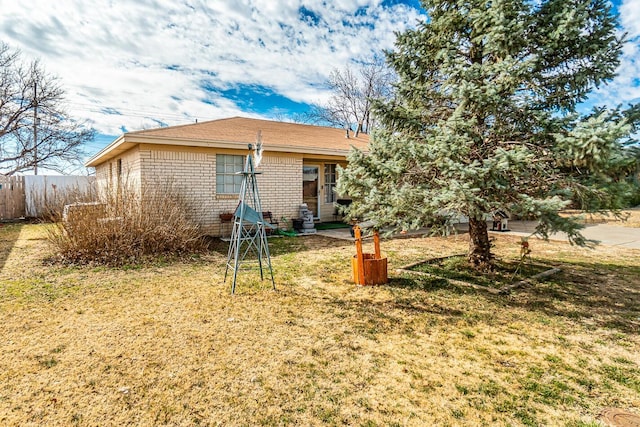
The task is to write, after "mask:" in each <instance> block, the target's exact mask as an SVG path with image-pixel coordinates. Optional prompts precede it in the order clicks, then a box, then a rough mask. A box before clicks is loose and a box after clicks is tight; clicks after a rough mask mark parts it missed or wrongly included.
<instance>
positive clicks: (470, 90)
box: [338, 0, 631, 266]
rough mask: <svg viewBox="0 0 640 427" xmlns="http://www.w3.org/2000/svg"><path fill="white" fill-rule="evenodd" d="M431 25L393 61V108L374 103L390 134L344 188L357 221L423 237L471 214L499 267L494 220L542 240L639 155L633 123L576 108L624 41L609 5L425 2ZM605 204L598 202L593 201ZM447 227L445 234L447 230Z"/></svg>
mask: <svg viewBox="0 0 640 427" xmlns="http://www.w3.org/2000/svg"><path fill="white" fill-rule="evenodd" d="M422 6H423V7H424V9H425V10H426V12H427V14H428V19H427V21H426V22H424V23H421V24H420V25H419V26H418V27H417V28H416V29H413V30H409V31H407V32H405V33H403V34H399V35H398V38H397V41H396V48H395V50H394V51H392V52H389V53H388V61H389V63H390V65H391V66H392V67H393V68H394V69H395V71H396V73H397V75H398V77H399V82H398V83H397V87H396V98H395V99H394V100H393V101H390V102H381V103H378V105H377V106H376V117H377V118H378V120H379V121H380V122H381V123H382V125H383V128H382V130H380V131H379V132H377V133H375V134H374V138H373V140H372V142H371V144H370V147H369V152H368V153H363V152H362V151H358V150H353V151H352V152H351V154H350V156H349V166H348V167H347V168H346V170H344V171H343V172H342V175H341V177H340V180H339V186H338V190H339V191H340V192H341V193H345V194H348V195H350V196H351V197H352V198H353V204H352V205H351V209H350V212H349V215H350V216H351V217H352V218H361V219H366V220H371V221H373V222H374V223H376V224H377V225H378V226H379V227H391V228H392V229H395V230H399V229H415V228H419V227H423V226H425V225H428V224H439V223H438V221H436V219H437V218H442V217H443V216H444V217H446V216H447V214H452V215H458V214H464V215H466V216H468V217H469V234H470V251H469V259H470V262H472V263H473V264H474V265H476V266H483V265H488V264H490V262H491V251H490V243H489V239H488V233H487V225H486V221H485V219H486V216H487V214H490V213H492V212H494V211H496V210H498V209H506V210H508V211H510V212H512V213H513V214H516V215H522V216H529V217H535V218H537V219H539V220H540V225H539V226H538V228H537V231H538V233H539V234H541V235H542V236H543V237H547V236H548V234H549V233H550V232H553V231H565V232H567V233H568V235H569V237H570V239H571V241H572V242H574V243H578V244H584V243H585V240H584V238H583V237H582V236H581V235H580V233H579V230H580V225H579V224H578V223H577V221H575V220H574V219H570V218H563V217H561V216H559V215H558V211H559V210H560V209H562V208H564V207H566V206H567V205H568V204H569V203H570V201H571V200H577V199H579V200H583V201H585V206H591V205H592V206H595V205H597V206H598V208H599V209H602V208H612V207H615V206H613V204H614V203H615V202H616V201H617V200H619V198H616V197H607V194H608V191H609V189H610V188H611V187H612V186H614V184H615V182H616V176H615V174H611V173H610V172H611V171H613V170H617V171H618V172H619V170H620V168H621V167H622V166H621V165H626V166H625V167H628V166H629V165H628V164H626V163H625V162H626V160H625V159H627V158H628V156H627V154H626V150H625V147H624V142H625V138H627V137H628V135H629V132H630V129H631V124H630V123H628V120H627V119H626V118H625V114H624V112H621V111H618V110H616V111H606V110H598V111H594V112H593V113H592V114H589V115H587V116H584V117H581V116H579V115H578V114H577V113H576V106H577V104H579V103H580V102H581V101H584V100H585V99H586V97H587V95H588V94H589V92H590V91H591V90H593V89H594V88H596V87H598V86H600V85H602V84H605V83H606V82H607V81H609V80H610V79H612V78H613V77H614V74H615V70H616V67H617V66H618V64H619V56H620V51H621V47H622V40H621V38H620V37H619V36H617V34H616V23H617V16H616V15H615V14H614V13H613V11H612V9H611V7H610V5H609V2H608V1H606V0H542V1H533V0H458V1H454V0H424V1H422ZM594 200H599V203H597V204H594V203H591V204H589V203H587V202H588V201H592V202H593V201H594ZM445 226H446V224H445Z"/></svg>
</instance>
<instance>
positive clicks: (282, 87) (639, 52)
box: [0, 0, 640, 154]
mask: <svg viewBox="0 0 640 427" xmlns="http://www.w3.org/2000/svg"><path fill="white" fill-rule="evenodd" d="M614 5H615V6H616V7H617V8H619V10H620V12H621V13H620V14H621V24H622V28H621V31H626V32H627V33H628V40H629V42H628V43H627V45H626V46H625V51H624V57H623V62H622V64H621V66H620V69H619V76H618V78H616V80H615V81H614V82H612V84H610V85H608V86H607V87H606V88H603V89H601V90H600V91H598V92H596V93H594V95H593V96H592V99H591V101H590V102H591V103H598V104H601V103H604V104H608V105H617V104H619V103H627V102H632V101H639V100H640V0H616V1H615V2H614ZM0 11H2V12H0V40H2V41H4V42H6V43H8V44H10V45H11V46H12V47H16V48H19V49H21V50H22V53H23V55H24V57H25V59H32V58H39V59H40V60H41V61H42V63H43V65H44V66H45V68H46V69H47V70H48V71H49V72H51V73H53V74H55V75H57V76H59V78H60V79H61V83H62V85H63V87H64V88H65V90H66V93H67V102H68V110H69V112H70V113H71V114H72V115H73V116H74V117H77V118H79V119H85V120H88V121H89V122H90V123H91V124H92V126H93V127H95V128H96V129H97V130H98V132H99V133H100V135H99V137H98V138H97V139H96V141H94V142H93V143H91V144H89V146H87V152H88V154H94V153H95V152H97V151H98V150H99V149H101V148H102V147H104V146H105V145H106V144H108V143H109V142H110V141H111V140H113V139H114V138H115V137H116V136H117V135H119V134H121V133H122V132H123V131H132V130H138V129H145V128H152V127H158V126H161V125H176V124H185V123H192V122H194V121H195V120H196V119H197V120H198V121H204V120H211V119H217V118H223V117H230V116H237V115H241V116H248V117H261V118H275V119H285V120H286V119H287V118H288V117H291V115H292V114H295V113H299V112H303V111H305V110H307V109H308V108H309V106H310V105H312V104H317V103H323V102H324V101H325V100H326V99H327V98H328V96H329V92H328V91H327V88H326V87H325V82H326V79H327V77H328V76H329V73H330V72H331V71H332V70H333V69H335V68H343V67H344V66H345V65H347V64H349V63H350V62H357V61H363V60H365V61H366V60H369V59H370V58H372V57H373V56H374V55H376V54H379V53H380V51H381V50H382V49H389V48H392V47H393V42H394V39H395V35H394V32H396V31H402V30H404V29H406V28H409V27H413V26H415V24H416V22H417V21H418V20H420V19H421V13H422V12H421V10H420V7H419V2H418V1H417V0H340V1H326V0H305V1H303V0H211V1H207V0H121V1H111V0H99V1H98V0H93V1H88V0H60V1H51V0H26V1H22V2H18V1H16V0H0Z"/></svg>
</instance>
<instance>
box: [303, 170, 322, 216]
mask: <svg viewBox="0 0 640 427" xmlns="http://www.w3.org/2000/svg"><path fill="white" fill-rule="evenodd" d="M319 184H320V166H309V165H304V166H302V202H303V203H306V204H307V207H308V208H309V210H310V211H311V212H313V216H314V217H316V218H319V217H320V211H319V208H320V203H318V199H319V197H320V191H319V190H320V185H319Z"/></svg>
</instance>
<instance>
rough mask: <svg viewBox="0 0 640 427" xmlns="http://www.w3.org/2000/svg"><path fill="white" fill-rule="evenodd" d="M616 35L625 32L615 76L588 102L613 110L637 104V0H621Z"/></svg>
mask: <svg viewBox="0 0 640 427" xmlns="http://www.w3.org/2000/svg"><path fill="white" fill-rule="evenodd" d="M618 10H619V13H620V23H621V25H622V28H621V31H620V35H622V34H623V33H626V43H625V44H624V46H623V48H622V56H621V58H620V65H619V66H618V69H617V70H616V72H617V76H616V77H615V78H614V79H613V81H611V82H610V83H609V84H608V85H606V86H603V87H602V88H600V89H598V90H597V91H595V92H594V94H593V95H592V96H591V101H592V102H591V103H593V104H605V105H607V106H609V107H615V106H617V105H620V104H622V106H623V107H625V106H626V105H627V104H629V103H633V102H640V0H622V2H621V3H620V5H619V9H618Z"/></svg>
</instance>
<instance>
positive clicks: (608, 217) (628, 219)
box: [564, 208, 640, 228]
mask: <svg viewBox="0 0 640 427" xmlns="http://www.w3.org/2000/svg"><path fill="white" fill-rule="evenodd" d="M564 214H565V215H584V223H586V224H603V223H606V224H612V225H620V226H622V227H631V228H640V208H633V209H625V210H623V211H621V212H620V215H619V216H616V215H613V214H604V213H590V214H582V212H581V211H569V210H568V211H565V212H564Z"/></svg>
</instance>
